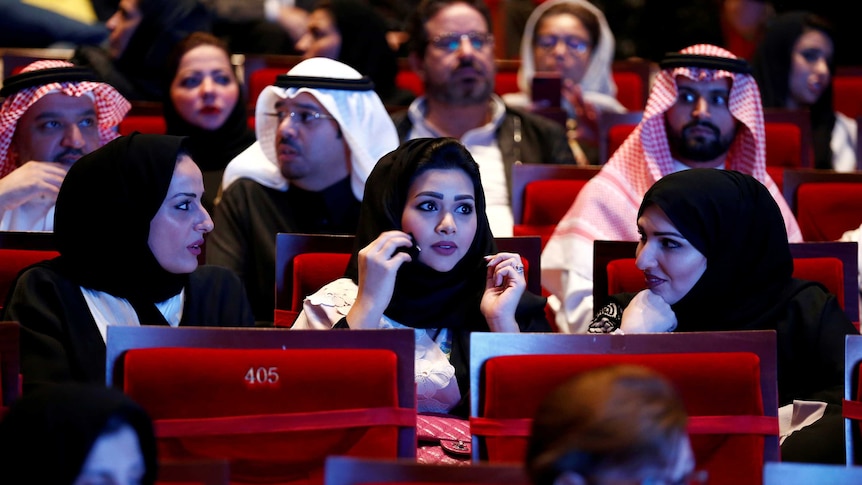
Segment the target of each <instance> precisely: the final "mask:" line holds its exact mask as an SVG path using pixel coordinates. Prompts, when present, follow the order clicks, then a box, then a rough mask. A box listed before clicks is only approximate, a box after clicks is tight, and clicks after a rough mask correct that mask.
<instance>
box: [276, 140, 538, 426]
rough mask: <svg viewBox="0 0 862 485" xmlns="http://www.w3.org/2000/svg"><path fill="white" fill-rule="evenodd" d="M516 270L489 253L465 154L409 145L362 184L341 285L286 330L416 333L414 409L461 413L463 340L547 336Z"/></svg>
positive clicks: (456, 146) (443, 146)
mask: <svg viewBox="0 0 862 485" xmlns="http://www.w3.org/2000/svg"><path fill="white" fill-rule="evenodd" d="M412 246H418V247H419V249H420V250H419V251H418V252H414V253H412V254H410V248H411V247H412ZM523 269H524V267H523V264H522V262H521V258H520V256H519V255H517V254H514V253H497V248H496V244H495V242H494V238H493V236H492V234H491V229H490V227H489V225H488V217H487V215H486V214H485V197H484V191H483V188H482V182H481V180H480V178H479V166H478V165H477V164H476V162H475V161H473V158H472V156H470V153H469V152H468V151H467V149H466V148H464V146H463V145H461V144H460V143H458V141H457V140H454V139H451V138H419V139H415V140H411V141H408V142H405V143H404V144H403V145H401V146H400V147H399V148H398V149H396V150H395V151H393V152H390V153H388V154H387V155H385V156H384V157H383V158H381V159H380V161H379V162H378V163H377V165H376V166H375V167H374V169H373V170H372V171H371V175H369V177H368V181H367V182H366V183H365V195H364V197H363V199H362V207H361V209H360V215H359V229H358V231H357V234H356V245H355V249H354V253H353V255H352V257H351V258H350V262H349V263H348V266H347V271H346V274H345V278H342V279H339V280H336V281H334V282H332V283H330V284H328V285H326V286H324V287H323V288H322V289H321V290H320V291H318V292H317V293H315V294H314V295H311V296H309V297H308V298H306V300H305V302H304V303H303V312H302V313H301V314H300V316H299V318H298V320H297V322H296V323H295V324H294V327H293V328H331V327H336V328H404V327H408V328H413V329H416V346H417V349H416V356H417V361H416V379H417V388H418V406H419V410H420V411H433V412H451V413H452V414H466V411H467V409H466V407H463V408H462V407H461V406H458V405H459V404H460V405H462V406H464V405H466V402H467V398H468V397H469V392H468V384H469V377H468V357H469V338H470V333H471V332H488V331H495V332H519V331H524V332H544V331H550V326H549V325H548V322H547V320H546V319H545V314H544V306H545V298H542V297H539V296H537V295H533V294H531V293H529V292H527V291H525V289H526V281H525V280H524V274H523Z"/></svg>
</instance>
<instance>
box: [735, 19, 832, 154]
mask: <svg viewBox="0 0 862 485" xmlns="http://www.w3.org/2000/svg"><path fill="white" fill-rule="evenodd" d="M809 30H818V31H820V32H822V33H823V34H824V35H826V37H828V38H830V39H832V42H833V45H835V35H834V32H833V31H832V29H831V27H830V26H829V24H828V23H827V22H826V21H825V20H823V19H822V18H820V17H818V16H816V15H814V14H811V13H808V12H801V11H797V12H787V13H784V14H781V15H779V16H778V17H776V18H775V19H773V20H772V21H771V22H770V23H769V26H768V29H767V31H766V35H765V37H764V38H763V41H762V42H761V43H760V45H759V46H758V48H757V51H756V52H755V55H754V59H753V61H752V74H753V75H754V78H755V79H756V80H757V85H758V87H759V88H760V94H761V98H762V99H763V107H764V108H782V109H783V108H786V107H787V100H788V99H789V97H790V86H789V83H790V71H791V61H792V56H793V46H794V45H795V44H796V41H797V40H798V39H799V37H800V36H801V35H802V34H803V33H805V32H807V31H809ZM835 47H836V48H837V45H836V46H835ZM829 72H830V73H831V74H832V76H834V75H835V56H834V55H833V56H832V59H830V60H829ZM832 97H833V90H832V81H831V80H830V82H829V85H828V86H827V88H826V89H825V90H824V91H823V94H821V95H820V98H818V99H817V101H816V102H815V103H814V104H813V105H812V106H811V107H810V108H809V115H810V118H811V130H812V134H813V137H814V165H815V167H816V168H826V169H831V168H832V148H831V147H830V143H831V141H832V129H833V127H834V126H835V109H834V106H833V103H832Z"/></svg>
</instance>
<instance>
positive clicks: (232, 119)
mask: <svg viewBox="0 0 862 485" xmlns="http://www.w3.org/2000/svg"><path fill="white" fill-rule="evenodd" d="M203 45H211V46H214V47H217V48H219V49H221V50H223V51H224V53H225V56H226V57H227V58H228V61H230V53H229V52H228V51H227V49H226V47H225V46H224V45H223V44H222V43H221V41H220V40H219V39H218V38H216V37H213V36H212V35H211V34H205V33H200V32H197V33H194V34H192V35H191V36H189V37H186V38H185V39H183V41H182V42H180V43H179V44H177V46H176V48H175V49H174V51H173V52H172V53H171V57H170V58H169V59H168V63H167V68H166V69H165V74H166V76H165V87H164V91H165V94H164V100H163V106H164V117H165V122H166V124H167V133H168V135H176V136H188V137H189V139H188V140H187V141H186V144H187V146H188V149H189V152H190V153H191V156H192V158H193V159H194V160H195V162H197V164H198V166H199V167H200V168H201V170H203V171H212V170H224V168H225V166H227V164H228V162H230V161H231V160H232V159H233V158H234V157H235V156H237V155H239V154H240V152H242V151H243V150H245V149H246V148H248V147H249V145H251V144H252V143H254V140H255V136H254V132H253V131H252V130H251V129H249V127H248V112H247V107H246V99H245V95H244V94H243V89H242V86H238V87H239V96H238V97H237V100H236V104H235V105H234V107H233V110H231V112H230V115H228V117H227V119H226V120H225V122H224V124H222V125H221V126H220V127H218V128H217V129H215V130H207V129H204V128H201V127H199V126H196V125H193V124H191V123H189V122H188V121H186V120H185V119H184V118H183V117H182V116H180V114H179V113H178V112H177V109H176V107H175V106H174V103H173V101H171V93H170V91H171V84H172V83H173V81H174V77H175V76H176V75H177V69H179V66H180V62H181V61H182V58H183V56H184V55H185V54H186V53H188V52H189V51H191V50H192V49H194V48H196V47H200V46H203ZM234 81H236V82H237V83H238V81H237V80H236V78H234ZM211 195H215V194H211Z"/></svg>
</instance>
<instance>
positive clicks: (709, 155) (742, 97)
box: [542, 44, 802, 333]
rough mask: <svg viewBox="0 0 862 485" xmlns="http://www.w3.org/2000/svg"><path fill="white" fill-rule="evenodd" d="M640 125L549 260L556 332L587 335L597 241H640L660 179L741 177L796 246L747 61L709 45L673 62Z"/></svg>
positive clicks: (568, 220)
mask: <svg viewBox="0 0 862 485" xmlns="http://www.w3.org/2000/svg"><path fill="white" fill-rule="evenodd" d="M660 66H661V70H660V71H659V72H658V74H657V75H656V78H655V80H654V82H653V87H652V89H651V91H650V95H649V98H648V99H647V104H646V112H645V113H644V117H643V119H642V120H641V122H640V124H638V126H637V127H636V128H635V130H634V131H633V132H632V134H631V135H629V137H628V138H626V140H625V141H624V142H623V144H622V145H621V146H620V148H619V149H617V151H616V152H615V153H614V154H613V155H612V156H611V158H610V160H608V162H607V163H606V164H604V165H603V166H602V169H601V171H600V172H599V173H598V174H597V175H595V176H594V177H593V178H592V179H591V180H590V181H589V182H588V183H587V184H586V185H585V186H584V188H583V189H581V191H580V192H579V193H578V196H577V198H576V199H575V202H574V204H573V205H572V207H571V208H570V209H569V211H568V212H567V213H566V215H565V216H564V217H563V219H562V220H561V221H560V222H559V223H558V224H557V227H556V229H555V230H554V233H553V234H552V235H551V237H550V239H549V240H548V243H547V244H546V245H545V248H544V250H543V251H542V286H543V287H544V288H546V289H547V290H548V291H549V292H551V294H552V295H551V297H549V298H548V301H549V304H550V305H551V307H552V308H553V309H554V310H555V311H556V322H557V328H559V329H560V330H561V331H562V332H566V333H582V332H586V331H587V328H588V327H589V325H590V323H591V321H592V320H593V316H594V315H593V308H597V309H600V308H602V307H604V306H605V304H606V303H607V302H593V297H592V295H593V241H595V240H612V241H638V240H640V238H641V236H640V234H639V233H638V227H637V224H636V221H637V217H638V216H637V213H638V208H639V206H640V203H641V200H642V199H643V196H644V194H645V193H646V191H647V189H649V188H650V186H652V184H653V183H655V182H656V181H657V180H658V179H660V178H661V177H663V176H665V175H668V174H670V173H673V172H677V171H679V170H685V169H688V168H695V167H701V168H719V169H728V170H737V171H739V172H743V173H746V174H748V175H751V176H753V177H754V178H756V179H757V180H758V181H760V182H761V183H762V184H763V185H765V186H766V188H768V189H769V192H770V193H771V194H772V197H773V198H774V199H775V202H776V203H777V204H778V206H779V207H780V208H781V212H782V214H783V216H784V222H785V226H786V229H787V236H788V240H789V241H790V242H799V241H802V233H801V232H800V230H799V225H798V224H797V222H796V219H795V218H794V216H793V213H792V212H791V211H790V208H789V206H788V205H787V203H786V202H785V200H784V197H783V196H782V195H781V192H780V191H779V189H778V187H777V186H776V185H775V182H773V180H772V178H770V176H769V174H768V173H767V172H766V141H765V139H766V138H765V127H764V124H763V105H762V103H761V100H760V91H759V90H758V88H757V83H756V81H755V80H754V77H753V76H752V75H751V69H750V67H749V65H748V63H747V62H745V60H744V59H740V58H737V57H736V56H735V55H733V54H732V53H730V52H729V51H727V50H725V49H723V48H721V47H717V46H714V45H709V44H698V45H693V46H690V47H687V48H685V49H683V50H681V51H680V52H678V53H669V54H668V55H667V56H666V58H665V59H664V60H663V61H662V62H661V64H660Z"/></svg>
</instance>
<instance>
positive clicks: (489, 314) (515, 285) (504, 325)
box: [480, 253, 527, 332]
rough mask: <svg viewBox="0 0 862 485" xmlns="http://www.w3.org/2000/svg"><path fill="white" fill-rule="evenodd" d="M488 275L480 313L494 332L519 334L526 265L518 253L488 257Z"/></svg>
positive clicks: (525, 284) (525, 285) (525, 286)
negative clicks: (519, 305)
mask: <svg viewBox="0 0 862 485" xmlns="http://www.w3.org/2000/svg"><path fill="white" fill-rule="evenodd" d="M485 259H486V260H487V261H488V273H487V277H486V279H485V293H484V295H482V303H481V304H480V310H481V311H482V315H484V316H485V320H486V321H487V322H488V326H489V327H490V328H491V331H492V332H518V331H520V327H518V322H517V321H516V320H515V309H516V308H517V307H518V302H519V301H520V300H521V295H523V294H524V290H525V289H526V288H527V281H526V279H525V278H524V263H523V262H522V261H521V257H520V256H519V255H517V254H515V253H497V254H495V255H492V256H486V257H485Z"/></svg>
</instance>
